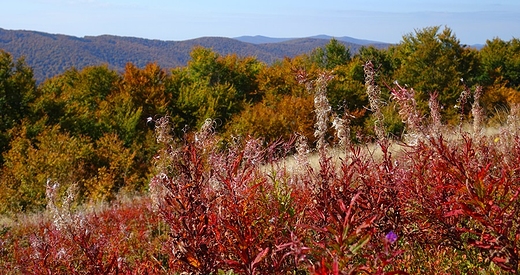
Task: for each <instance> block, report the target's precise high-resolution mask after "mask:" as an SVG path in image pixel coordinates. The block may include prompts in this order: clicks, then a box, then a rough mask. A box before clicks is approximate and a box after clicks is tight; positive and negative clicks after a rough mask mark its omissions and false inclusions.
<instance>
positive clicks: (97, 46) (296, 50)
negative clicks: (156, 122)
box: [0, 28, 388, 82]
mask: <svg viewBox="0 0 520 275" xmlns="http://www.w3.org/2000/svg"><path fill="white" fill-rule="evenodd" d="M340 42H341V43H342V44H343V45H345V46H346V47H347V48H350V49H351V50H352V51H353V52H355V51H356V50H357V49H359V48H360V47H361V45H358V44H355V43H348V42H342V41H340ZM359 42H363V41H359ZM327 43H328V40H326V39H319V38H299V39H288V40H285V41H282V42H279V43H265V44H251V43H245V42H241V41H239V40H236V39H231V38H224V37H202V38H197V39H191V40H186V41H161V40H150V39H142V38H133V37H120V36H112V35H102V36H86V37H82V38H79V37H74V36H67V35H59V34H49V33H42V32H35V31H12V30H4V29H1V28H0V49H3V50H5V51H7V52H9V53H10V54H11V55H12V56H13V57H14V58H15V59H19V58H22V57H23V58H25V60H26V62H27V65H28V66H30V67H31V68H32V69H33V72H34V76H35V78H36V80H37V81H38V82H41V81H43V80H45V79H46V78H51V77H54V76H57V75H59V74H62V73H63V72H64V71H66V70H67V69H70V68H72V67H74V68H76V69H78V70H82V69H83V68H85V67H88V66H99V65H105V64H106V65H108V67H109V68H111V69H114V70H116V71H118V72H122V71H124V68H125V66H126V63H128V62H130V63H132V64H134V65H135V66H137V67H139V68H142V67H144V66H146V64H149V63H157V65H159V66H160V67H162V68H174V67H181V66H186V64H187V62H188V61H189V59H190V52H191V50H192V49H193V47H196V46H201V47H204V48H210V49H212V50H213V51H215V52H217V53H219V54H220V55H224V56H225V55H229V54H236V55H238V56H240V57H248V56H252V57H255V58H257V59H258V61H261V62H264V63H268V64H272V63H273V62H275V61H277V60H282V59H283V58H285V57H290V58H293V57H295V56H298V55H301V54H305V53H308V52H310V51H312V50H313V49H315V48H318V47H323V46H324V45H325V44H327ZM373 45H374V46H376V47H382V48H384V47H386V46H388V45H387V44H384V43H375V44H373Z"/></svg>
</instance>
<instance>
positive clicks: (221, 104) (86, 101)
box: [0, 27, 520, 213]
mask: <svg viewBox="0 0 520 275" xmlns="http://www.w3.org/2000/svg"><path fill="white" fill-rule="evenodd" d="M367 60H371V61H372V63H373V64H374V65H375V66H376V68H377V71H378V75H377V76H376V78H377V79H376V81H377V83H378V84H379V85H380V86H381V88H382V91H383V93H384V94H383V98H389V91H388V89H389V88H387V85H388V86H389V85H391V84H392V83H394V81H396V80H397V81H398V82H399V83H400V85H407V86H409V87H413V89H414V90H415V93H416V100H417V104H418V106H419V108H420V110H422V112H423V113H422V115H426V113H427V112H428V105H427V104H428V98H429V97H430V95H431V94H432V93H438V99H439V102H440V104H441V105H442V115H443V120H444V121H443V122H444V123H446V124H456V123H459V121H460V118H461V115H462V116H470V115H471V114H469V108H467V109H466V108H465V107H466V106H464V104H461V102H459V96H460V93H461V91H462V90H464V89H465V87H474V86H477V85H479V86H481V87H482V89H483V91H484V95H483V97H482V98H481V102H480V104H481V105H482V106H483V107H484V110H485V111H486V114H487V117H488V123H490V124H492V123H500V122H501V121H502V119H503V118H504V116H505V115H506V114H507V113H508V110H509V107H510V106H511V105H512V104H516V103H518V100H519V99H520V98H519V93H518V91H519V88H520V75H519V74H520V40H519V39H516V38H515V39H512V40H510V41H503V40H501V39H492V40H488V41H487V42H486V45H485V46H484V47H483V48H482V49H481V50H477V49H473V48H469V47H467V46H465V45H462V44H461V43H460V42H459V40H458V39H457V38H456V36H455V35H454V34H453V33H452V31H451V30H450V29H449V28H445V29H440V27H430V28H425V29H421V30H416V31H415V32H414V33H410V34H408V35H405V36H404V37H403V39H402V41H401V42H400V43H399V44H397V45H395V46H392V47H390V48H388V49H377V48H374V47H363V48H362V49H360V50H359V51H358V52H356V53H355V54H352V53H351V52H350V50H349V49H348V48H346V47H345V46H344V45H343V44H341V43H339V42H338V41H337V40H334V39H333V40H331V41H330V42H329V43H328V44H327V45H326V46H325V47H323V48H317V49H315V50H314V51H312V52H311V53H309V54H305V55H300V56H297V57H295V58H286V59H283V60H279V61H278V62H275V63H274V64H271V65H268V64H266V63H263V62H261V61H259V60H258V59H257V58H255V57H238V56H237V55H226V56H222V55H219V54H217V53H216V52H215V51H214V50H212V49H208V48H202V47H197V48H194V49H193V50H192V52H191V55H190V60H189V62H188V64H187V65H186V66H184V67H176V68H172V69H168V70H167V69H165V68H161V67H160V66H159V65H157V64H155V63H149V64H147V65H146V66H144V67H138V66H136V65H135V64H132V63H128V64H127V65H126V67H125V69H124V72H122V73H119V72H117V71H115V70H112V69H110V68H108V67H107V66H93V67H87V68H85V69H83V70H81V71H78V70H76V69H73V68H71V69H69V70H67V71H66V72H65V73H63V74H60V75H58V76H56V77H53V78H50V79H47V80H45V81H44V82H43V83H41V84H38V85H37V84H36V81H35V79H34V76H33V71H32V69H31V68H30V67H28V66H27V65H26V64H25V62H24V60H23V59H20V60H16V61H15V60H13V58H12V56H11V55H10V54H9V53H7V52H0V119H1V121H0V127H1V129H0V130H1V132H0V133H1V134H0V148H1V153H2V154H1V159H0V163H1V174H0V185H1V188H0V213H16V212H20V211H37V210H40V209H42V208H44V207H45V187H46V184H49V183H52V182H59V183H60V184H61V186H62V187H63V188H64V189H66V188H67V186H68V184H71V183H75V184H76V185H77V186H78V187H79V192H80V195H81V198H82V200H84V201H99V200H107V199H108V200H110V199H112V198H114V196H115V195H116V194H117V193H118V192H122V191H123V192H142V191H145V189H146V188H147V183H148V180H149V177H150V175H151V173H152V172H153V171H151V169H153V168H152V167H153V165H152V162H153V161H154V155H155V154H156V151H157V145H156V140H155V136H154V131H153V130H154V127H155V125H154V123H155V121H156V119H158V118H159V117H162V116H169V117H170V121H171V123H172V124H173V125H172V128H173V129H174V131H175V135H176V136H178V137H180V136H181V135H184V134H186V133H187V132H189V131H191V130H193V129H196V128H198V127H200V126H201V125H202V124H203V123H204V122H205V121H206V119H208V118H212V119H213V120H214V121H216V125H214V128H215V129H216V131H217V132H218V133H219V134H220V136H221V139H222V144H223V146H225V143H226V142H240V140H241V138H242V137H245V136H253V137H260V138H262V139H264V140H265V142H270V141H274V140H277V139H280V138H282V139H290V138H291V137H292V136H293V135H294V134H295V133H299V134H301V135H304V136H306V137H307V138H308V139H309V140H311V141H314V136H313V133H314V129H313V127H314V126H313V125H314V123H315V114H314V113H313V109H314V104H315V103H314V95H313V94H312V93H311V90H310V89H308V87H307V86H306V85H304V84H300V83H299V82H298V79H297V77H296V76H297V75H298V74H301V73H302V72H305V74H306V75H307V76H308V78H309V79H312V78H313V77H316V76H317V75H319V74H320V72H323V71H325V70H326V71H331V72H332V75H333V76H334V77H333V78H332V79H331V80H330V82H328V86H327V97H328V100H329V102H330V105H331V106H332V108H333V109H334V111H335V113H336V114H342V115H343V116H344V118H349V120H350V123H351V124H350V127H351V129H352V131H351V139H352V140H353V141H354V142H365V141H369V140H370V139H371V137H373V135H374V134H373V132H372V131H373V130H372V129H373V126H372V124H373V119H372V117H371V112H370V110H369V102H368V99H367V95H366V92H365V83H364V78H365V76H364V71H363V65H364V64H365V62H366V61H367ZM461 80H463V81H461ZM308 84H309V83H308ZM311 84H312V82H311ZM462 103H463V102H462ZM468 104H471V100H470V102H469V103H468ZM396 110H397V109H396V108H395V106H394V105H393V103H392V102H391V101H390V100H388V104H386V105H385V106H384V108H383V110H382V112H383V115H384V119H385V123H386V126H387V127H386V129H388V131H389V133H388V135H391V136H393V137H395V138H399V137H400V136H401V135H402V134H403V133H404V131H405V128H404V124H403V123H402V121H401V120H400V118H399V116H398V114H397V111H396ZM330 139H333V137H332V136H331V137H330Z"/></svg>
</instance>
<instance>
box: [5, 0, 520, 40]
mask: <svg viewBox="0 0 520 275" xmlns="http://www.w3.org/2000/svg"><path fill="white" fill-rule="evenodd" d="M0 7H1V9H0V11H1V12H0V28H4V29H9V30H35V31H42V32H49V33H55V34H66V35H73V36H78V37H83V36H86V35H102V34H111V35H119V36H133V37H142V38H149V39H160V40H175V41H178V40H186V39H191V38H197V37H202V36H224V37H237V36H242V35H264V36H270V37H282V38H290V37H306V36H313V35H318V34H326V35H331V36H335V37H340V36H351V37H354V38H359V39H369V40H377V41H382V42H389V43H397V42H399V41H401V38H402V36H403V35H405V34H408V33H411V32H413V31H414V30H415V29H421V28H424V27H428V26H437V25H441V26H448V27H449V28H451V29H452V30H453V32H454V33H455V35H456V36H457V38H459V39H460V40H461V42H462V43H465V44H483V43H485V41H486V39H492V38H494V37H499V38H501V39H503V40H510V39H511V38H513V37H516V38H520V1H519V0H435V1H430V0H416V1H411V0H394V1H392V0H356V1H352V0H314V1H312V0H311V1H308V0H299V1H296V0H287V1H284V0H262V1H247V0H220V1H218V0H170V1H168V0H10V1H5V2H4V3H2V4H1V5H0Z"/></svg>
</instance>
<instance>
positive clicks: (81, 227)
mask: <svg viewBox="0 0 520 275" xmlns="http://www.w3.org/2000/svg"><path fill="white" fill-rule="evenodd" d="M437 31H438V29H435V28H432V29H426V30H424V31H423V32H418V33H416V36H412V35H410V36H407V37H405V41H404V42H403V43H402V44H401V45H398V46H396V48H394V49H390V50H377V49H374V48H370V49H364V50H362V51H361V52H360V53H359V54H357V55H353V56H350V53H349V52H346V53H345V54H341V50H345V49H341V48H340V49H338V48H337V44H334V43H331V45H329V47H328V48H325V49H322V50H321V51H316V52H314V53H313V54H311V56H309V57H301V58H295V59H286V60H283V61H280V62H279V63H277V64H273V65H270V66H268V65H266V64H261V63H259V62H257V61H256V60H255V59H254V58H239V57H237V56H225V57H223V56H219V55H218V54H216V53H215V52H213V51H211V50H208V49H202V48H197V49H195V50H194V52H193V53H192V61H191V62H190V63H189V65H188V66H187V67H186V68H176V69H173V70H172V71H171V72H169V73H168V72H166V71H164V70H163V69H161V68H159V67H158V66H157V65H154V64H150V65H148V66H146V67H145V68H137V67H135V66H133V65H132V64H129V65H128V66H127V67H126V69H125V72H124V73H122V74H118V73H116V72H113V71H111V70H110V69H108V68H106V67H102V66H101V67H92V68H87V69H84V70H82V71H77V70H74V69H71V70H69V71H68V72H67V73H65V74H63V75H61V76H59V77H56V78H54V79H49V80H47V81H46V82H45V83H43V84H41V86H38V87H36V86H35V84H34V83H32V82H31V81H29V80H30V74H29V72H30V70H29V69H28V68H24V67H23V64H21V63H19V64H16V66H14V64H12V63H10V61H9V59H8V55H5V54H4V55H3V57H2V58H3V61H5V62H4V63H5V64H4V63H0V65H2V66H4V67H2V68H4V69H5V70H4V71H5V74H4V75H0V77H4V78H3V79H1V81H4V82H5V83H7V84H9V85H11V86H9V85H7V84H5V85H4V86H2V87H8V88H5V89H4V90H5V91H4V90H0V91H2V92H4V94H7V93H12V92H13V90H12V89H11V88H9V87H14V86H16V85H15V84H16V83H23V84H24V85H25V86H23V87H25V88H24V89H19V92H20V93H21V94H20V95H19V96H18V97H16V98H14V97H12V96H11V95H10V96H4V95H3V94H0V96H3V97H2V100H3V101H0V103H1V104H3V105H1V106H8V107H9V108H10V109H9V110H10V112H5V114H3V116H2V117H0V118H1V119H3V120H5V122H6V123H7V122H9V123H10V124H9V125H8V124H4V126H2V127H6V129H3V130H5V131H3V133H2V136H1V140H0V141H1V142H3V143H2V146H3V147H2V148H3V154H2V166H1V169H2V173H1V176H0V180H1V185H2V190H1V191H0V202H1V204H0V212H1V213H2V216H1V217H2V218H1V220H0V270H4V271H6V273H7V274H480V273H491V274H515V273H518V272H519V261H520V259H519V255H520V254H519V249H520V241H519V240H520V231H519V230H520V226H519V222H520V221H519V218H518V217H519V214H520V213H518V212H519V211H520V203H519V201H520V200H519V196H520V185H519V184H518V182H519V179H518V170H519V169H520V168H519V165H520V132H519V131H518V129H519V128H518V127H519V125H520V114H519V111H518V110H519V107H518V106H517V105H516V104H515V103H516V101H514V100H513V99H512V98H514V96H513V95H514V92H513V91H516V89H517V88H518V87H517V86H515V85H516V84H515V82H514V80H515V79H514V77H513V75H512V74H511V73H507V74H504V75H503V78H501V77H499V76H498V75H499V74H500V70H499V69H497V68H496V66H497V65H496V62H498V61H496V60H495V61H493V59H492V58H491V56H490V53H489V52H488V51H487V50H483V52H482V54H483V57H485V58H483V59H482V62H483V64H486V65H485V66H483V67H481V68H485V70H486V72H483V71H481V72H480V74H479V75H477V74H476V73H475V74H473V75H472V73H471V72H476V69H475V71H471V70H470V71H467V70H466V69H468V68H470V67H471V68H473V67H472V66H473V65H472V64H473V63H472V62H469V61H468V60H469V59H465V58H473V57H475V55H476V54H477V52H476V51H474V50H473V49H467V48H465V47H462V46H461V45H459V44H458V41H457V40H456V39H455V38H454V37H453V36H452V34H451V32H449V30H445V31H444V32H441V33H438V32H437ZM427 38H434V39H433V40H431V39H427ZM436 39H438V41H439V42H441V44H442V46H443V47H444V48H443V47H441V49H446V50H447V51H448V52H450V53H453V52H451V51H452V50H453V47H455V48H456V47H459V48H458V49H459V50H460V51H462V52H458V51H455V53H453V54H457V56H458V57H460V59H458V60H459V61H460V60H462V61H460V62H461V64H458V66H455V67H453V68H452V67H450V68H451V69H453V70H460V72H459V73H455V72H454V73H453V74H451V75H452V76H453V77H457V79H448V78H449V76H441V75H435V78H434V82H435V83H433V84H432V83H428V79H426V78H423V77H420V76H418V75H417V70H416V69H418V68H419V69H420V68H423V69H426V68H425V67H420V66H418V67H417V68H408V67H412V66H413V65H412V64H409V63H407V62H409V60H408V61H407V59H405V58H404V57H403V56H407V55H409V54H413V55H414V56H415V58H416V59H418V60H421V58H426V59H427V58H431V57H432V56H434V55H426V56H423V54H424V53H423V52H410V51H412V50H413V47H411V46H414V45H415V46H417V45H420V46H421V47H425V49H424V51H427V52H428V51H433V50H434V48H430V47H428V43H435V41H436ZM515 41H516V40H515ZM515 41H512V42H509V43H506V44H505V45H502V44H500V43H498V42H497V41H490V42H489V43H488V45H487V46H486V47H493V48H507V49H512V48H513V46H511V45H516V44H515V43H516V42H515ZM446 43H448V44H450V43H451V44H450V45H446ZM510 44H511V45H510ZM334 45H336V46H334ZM430 46H431V45H430ZM508 47H511V48H508ZM338 50H339V53H338ZM327 51H330V52H327ZM503 54H504V55H506V53H503ZM368 57H372V58H371V59H369V58H368ZM364 58H366V59H367V60H373V61H366V60H363V59H364ZM316 60H318V61H319V62H317V61H316ZM338 60H341V62H348V64H346V65H342V64H341V62H339V61H338ZM464 60H465V61H468V63H464V62H465V61H464ZM475 60H476V59H475ZM475 60H473V61H475ZM434 61H435V62H437V63H436V64H438V65H439V66H441V67H442V66H443V64H446V62H448V61H447V60H445V58H444V57H442V56H439V59H438V60H434ZM492 61H493V62H492ZM376 62H377V63H376ZM405 63H406V64H405ZM507 66H514V64H510V63H509V62H507ZM460 68H466V69H464V70H463V69H460ZM475 68H476V67H475ZM427 69H428V70H433V69H434V68H430V67H428V68H427ZM384 70H388V73H387V72H386V71H384ZM482 70H484V69H482ZM433 73H437V72H432V74H433ZM24 76H28V77H29V78H28V79H24V78H23V77H24ZM390 76H400V77H402V78H403V79H407V81H410V82H409V83H406V84H413V82H412V81H414V80H417V83H416V84H418V85H417V86H416V87H415V86H414V87H413V88H412V87H411V85H406V84H404V83H402V82H401V81H389V79H391V78H390ZM461 76H463V77H461ZM484 76H486V77H485V78H483V77H484ZM479 77H480V78H482V79H484V80H486V81H482V83H481V84H482V86H481V85H477V84H478V83H477V82H478V81H477V80H479ZM460 78H463V79H462V81H461V79H460ZM482 79H481V80H482ZM501 79H508V81H506V82H501ZM455 80H456V81H455ZM31 83H32V84H31ZM435 85H437V86H435ZM446 85H447V86H449V87H447V86H446ZM491 87H501V88H500V89H499V90H497V91H494V92H489V93H488V91H490V90H489V89H491ZM457 90H459V91H460V93H459V94H458V95H457V96H455V94H454V92H455V91H457ZM17 91H18V90H17ZM501 93H504V94H501ZM342 96H343V98H344V101H342V100H341V98H342ZM20 98H21V99H23V101H20V103H17V102H18V101H17V100H15V99H20ZM350 99H351V100H350ZM490 102H494V103H500V102H501V103H500V104H507V106H506V105H504V107H503V110H501V111H500V112H497V113H496V114H495V116H492V115H490V114H487V113H486V112H487V111H489V110H490V106H489V104H490ZM448 104H450V105H448ZM451 105H453V106H451ZM455 105H456V106H455ZM5 108H7V107H5ZM392 119H393V120H392ZM500 120H503V123H501V124H498V122H500ZM396 121H397V122H396ZM493 123H495V124H493ZM396 124H399V125H397V126H398V127H397V126H396ZM468 125H469V126H468ZM491 126H493V127H494V128H495V129H496V132H489V131H487V130H488V129H491ZM487 127H489V128H487ZM391 129H401V130H400V131H401V132H397V131H394V130H391Z"/></svg>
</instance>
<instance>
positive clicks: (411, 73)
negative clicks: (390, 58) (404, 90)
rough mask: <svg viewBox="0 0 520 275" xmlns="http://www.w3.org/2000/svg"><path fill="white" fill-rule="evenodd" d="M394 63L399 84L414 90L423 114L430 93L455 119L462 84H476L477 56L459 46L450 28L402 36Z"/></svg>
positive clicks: (468, 49)
mask: <svg viewBox="0 0 520 275" xmlns="http://www.w3.org/2000/svg"><path fill="white" fill-rule="evenodd" d="M394 62H395V64H396V71H395V78H396V80H397V81H398V82H399V83H400V84H402V85H408V86H410V87H413V88H414V90H415V91H416V92H417V96H418V104H419V107H421V109H422V111H423V112H426V110H427V102H428V99H429V96H430V93H433V92H436V91H437V92H438V93H439V101H440V103H441V104H442V105H443V106H444V107H445V108H444V110H445V115H447V116H449V117H453V116H454V115H456V114H457V112H458V111H457V110H456V109H455V108H454V106H455V105H456V103H457V99H458V98H459V95H460V91H461V89H462V85H461V81H460V80H461V79H463V80H464V81H465V82H466V83H468V84H469V85H472V84H474V80H475V76H476V65H477V52H476V50H473V49H470V48H468V47H467V46H465V45H462V44H460V42H459V40H458V39H457V38H456V36H455V35H454V34H452V31H451V30H450V29H449V28H447V27H446V28H444V30H443V31H440V27H438V26H437V27H428V28H424V29H422V30H416V31H415V33H413V34H408V35H405V36H403V41H402V42H401V43H399V45H397V46H396V49H395V55H394Z"/></svg>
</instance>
